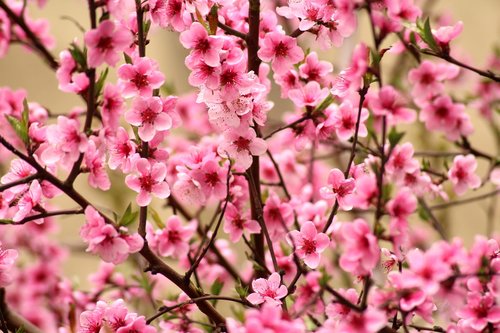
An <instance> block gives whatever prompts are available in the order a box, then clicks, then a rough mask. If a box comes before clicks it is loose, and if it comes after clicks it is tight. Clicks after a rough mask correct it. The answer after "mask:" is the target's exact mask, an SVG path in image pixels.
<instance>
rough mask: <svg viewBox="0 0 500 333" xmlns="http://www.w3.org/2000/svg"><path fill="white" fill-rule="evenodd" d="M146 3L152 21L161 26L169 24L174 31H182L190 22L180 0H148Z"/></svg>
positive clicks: (183, 4)
mask: <svg viewBox="0 0 500 333" xmlns="http://www.w3.org/2000/svg"><path fill="white" fill-rule="evenodd" d="M148 5H149V8H150V14H151V18H152V20H153V23H154V24H157V25H159V26H161V27H163V28H165V27H168V26H171V27H172V28H174V30H175V31H183V30H184V29H185V28H186V27H187V26H188V22H191V18H190V17H189V12H188V11H187V10H186V8H185V6H186V5H185V3H184V1H182V0H148Z"/></svg>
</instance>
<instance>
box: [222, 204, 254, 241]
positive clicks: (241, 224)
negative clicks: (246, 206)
mask: <svg viewBox="0 0 500 333" xmlns="http://www.w3.org/2000/svg"><path fill="white" fill-rule="evenodd" d="M248 215H249V214H248V212H247V213H245V214H241V213H240V209H238V208H237V207H236V206H235V205H233V204H232V203H228V205H227V208H226V214H224V232H225V233H227V234H229V239H230V240H231V242H233V243H236V242H238V241H239V240H240V239H241V236H242V235H243V234H245V235H248V234H256V233H259V232H260V225H259V222H257V221H255V220H252V219H250V217H249V216H248Z"/></svg>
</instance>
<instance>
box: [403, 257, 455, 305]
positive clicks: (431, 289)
mask: <svg viewBox="0 0 500 333" xmlns="http://www.w3.org/2000/svg"><path fill="white" fill-rule="evenodd" d="M441 258H442V255H441V251H439V249H437V250H434V251H433V250H432V249H431V250H429V251H427V252H425V253H424V252H422V251H420V250H418V249H414V250H411V251H409V252H408V253H407V254H406V260H407V262H408V264H409V265H410V272H411V273H412V274H411V275H408V276H407V277H406V278H407V279H414V280H415V281H416V282H417V284H418V286H419V288H420V289H422V290H423V291H424V292H425V293H426V294H427V295H434V294H435V293H437V292H438V291H439V287H440V283H441V282H442V281H444V280H446V279H447V278H449V277H450V275H452V274H453V271H452V270H451V268H450V266H449V265H448V264H447V263H445V262H442V259H441ZM436 263H440V264H439V265H436Z"/></svg>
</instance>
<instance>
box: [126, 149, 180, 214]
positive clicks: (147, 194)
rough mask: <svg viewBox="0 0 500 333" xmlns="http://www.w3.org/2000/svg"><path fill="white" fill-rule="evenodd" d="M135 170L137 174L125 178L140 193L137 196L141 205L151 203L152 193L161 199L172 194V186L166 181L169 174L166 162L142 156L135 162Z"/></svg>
mask: <svg viewBox="0 0 500 333" xmlns="http://www.w3.org/2000/svg"><path fill="white" fill-rule="evenodd" d="M135 170H136V172H135V174H130V175H128V176H127V177H126V178H125V183H126V184H127V186H128V187H129V188H131V189H132V190H134V191H136V192H137V193H139V194H138V195H137V198H136V201H137V204H138V205H139V206H141V207H144V206H147V205H149V203H150V202H151V199H152V195H154V196H156V197H158V198H160V199H165V198H167V197H168V196H170V188H169V186H168V183H167V182H166V181H165V177H166V176H167V167H166V166H165V164H163V163H159V162H150V161H148V160H147V159H145V158H140V159H139V160H137V162H136V163H135Z"/></svg>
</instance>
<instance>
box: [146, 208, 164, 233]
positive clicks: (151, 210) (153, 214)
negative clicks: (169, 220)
mask: <svg viewBox="0 0 500 333" xmlns="http://www.w3.org/2000/svg"><path fill="white" fill-rule="evenodd" d="M148 212H149V215H151V217H152V218H153V220H154V221H155V223H156V225H157V226H158V228H160V229H163V228H165V223H163V221H162V219H161V217H160V214H158V212H157V211H156V210H155V209H154V208H152V207H149V209H148Z"/></svg>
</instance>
